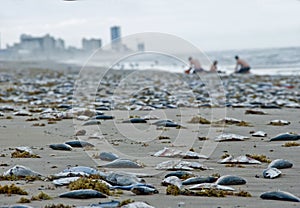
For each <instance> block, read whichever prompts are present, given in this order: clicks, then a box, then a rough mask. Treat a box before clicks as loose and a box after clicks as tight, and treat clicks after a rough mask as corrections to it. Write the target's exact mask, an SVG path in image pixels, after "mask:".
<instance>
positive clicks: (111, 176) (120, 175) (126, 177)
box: [105, 172, 144, 186]
mask: <svg viewBox="0 0 300 208" xmlns="http://www.w3.org/2000/svg"><path fill="white" fill-rule="evenodd" d="M105 180H106V181H107V182H109V183H111V184H112V185H117V186H128V185H132V184H138V183H142V182H144V180H143V179H140V178H138V177H136V176H135V175H133V174H128V173H124V172H110V173H108V174H107V176H106V177H105Z"/></svg>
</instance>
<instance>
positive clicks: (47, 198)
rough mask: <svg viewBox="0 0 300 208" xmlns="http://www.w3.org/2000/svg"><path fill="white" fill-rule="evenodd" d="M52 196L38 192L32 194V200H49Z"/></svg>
mask: <svg viewBox="0 0 300 208" xmlns="http://www.w3.org/2000/svg"><path fill="white" fill-rule="evenodd" d="M50 199H52V197H50V196H49V195H48V194H45V193H44V192H41V193H39V194H38V195H36V196H32V197H31V200H32V201H41V200H50Z"/></svg>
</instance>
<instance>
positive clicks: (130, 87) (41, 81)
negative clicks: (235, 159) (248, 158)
mask: <svg viewBox="0 0 300 208" xmlns="http://www.w3.org/2000/svg"><path fill="white" fill-rule="evenodd" d="M6 66H7V65H6ZM56 67H57V66H56ZM16 68H18V67H16ZM91 70H92V69H91ZM80 73H81V74H80ZM100 73H102V75H101V76H102V79H100V84H99V79H97V77H95V76H94V77H93V79H91V80H86V79H85V78H84V76H83V75H85V76H87V75H89V76H88V77H90V76H91V74H89V73H87V72H85V73H84V74H82V71H81V72H79V71H78V69H73V70H71V69H70V68H68V67H67V68H65V69H63V70H59V69H56V70H52V71H51V70H50V69H48V70H45V69H43V70H42V69H41V70H40V71H39V70H38V69H24V70H22V71H21V70H18V69H12V68H11V67H3V66H2V70H1V76H2V80H1V82H0V89H1V91H0V109H1V107H2V110H1V111H0V112H1V113H3V115H2V116H0V132H1V134H0V135H1V136H0V138H1V148H0V150H1V155H2V156H1V157H0V165H1V167H0V174H3V173H4V172H5V171H7V170H8V169H9V168H12V167H13V166H15V165H23V166H26V167H28V168H30V169H32V170H34V171H36V172H39V173H41V174H42V175H43V176H44V179H43V180H35V181H25V180H17V181H8V180H1V181H0V185H1V186H3V185H6V184H12V183H14V184H16V185H17V186H20V187H22V188H23V189H24V190H26V191H27V192H28V195H25V196H21V195H15V194H13V195H11V196H7V195H6V194H0V205H1V206H6V205H12V204H16V203H17V202H18V200H19V199H20V198H21V197H26V198H29V199H30V198H31V197H32V196H34V195H37V194H38V193H40V192H41V191H43V192H44V193H47V194H48V195H49V196H51V197H52V199H50V200H41V201H31V203H28V204H27V205H28V206H32V207H44V206H45V205H49V204H59V203H63V204H65V205H74V206H88V205H89V204H92V203H99V202H107V201H111V200H118V201H123V200H126V199H132V200H135V201H144V202H147V203H148V204H149V205H151V206H153V207H157V208H160V207H161V208H169V207H170V208H175V207H187V208H194V207H195V208H196V207H209V208H211V207H222V208H226V207H266V208H268V207H270V208H271V207H272V208H274V207H297V206H299V203H297V202H286V201H276V200H263V199H261V198H260V195H261V194H262V193H264V192H267V191H277V190H281V191H287V192H290V193H292V194H294V195H296V196H298V197H300V195H299V193H300V187H299V185H298V177H299V174H300V159H299V157H298V156H299V146H292V147H283V146H282V145H283V144H285V143H286V141H272V142H270V141H269V140H270V138H273V137H275V136H276V135H278V134H281V133H286V132H294V133H297V134H298V133H299V122H300V120H299V108H298V105H299V95H298V94H297V91H298V90H299V81H297V80H299V79H298V78H299V77H278V76H273V77H271V76H270V77H267V78H266V77H262V76H256V75H249V77H246V76H248V75H245V76H241V77H235V76H224V77H221V78H218V79H217V78H216V79H211V78H212V76H211V75H208V76H210V77H207V78H205V77H202V80H204V83H208V85H207V86H210V85H211V86H216V87H215V88H214V89H210V90H209V89H208V91H209V92H210V94H209V96H206V92H205V88H203V87H199V86H198V85H197V84H198V83H199V82H200V81H201V78H200V80H199V77H192V76H188V75H177V74H176V75H175V74H174V75H173V76H170V74H169V73H163V72H155V71H152V72H151V77H149V74H147V73H148V72H138V73H136V72H133V71H128V72H120V71H110V72H109V73H107V72H106V73H105V74H103V71H101V72H100ZM4 75H5V76H4ZM204 76H205V75H204ZM98 77H99V76H98ZM120 77H121V78H120ZM122 77H123V79H122ZM124 77H125V78H124ZM216 77H218V76H216ZM32 80H35V81H36V83H35V84H33V83H32V82H33V81H32ZM157 80H159V81H157ZM210 80H212V81H211V82H206V81H210ZM220 80H222V83H224V85H222V86H224V89H223V87H221V84H220V83H219V82H220ZM76 81H77V82H76ZM88 81H96V82H98V84H93V85H88V84H86V83H89V82H88ZM30 83H31V84H30ZM70 83H72V84H70ZM74 83H76V84H74ZM82 83H85V84H84V86H85V87H86V88H88V87H89V86H97V90H95V89H92V90H91V91H89V90H87V91H85V92H86V93H82V91H80V90H82V89H80V88H81V86H82V85H83V84H82ZM115 83H117V84H116V85H115ZM151 83H152V87H153V90H154V91H155V92H158V93H157V94H155V92H154V94H153V97H151V96H152V94H149V93H148V94H147V93H146V92H148V91H146V90H145V89H148V90H149V89H150V91H151V90H152V88H147V87H149V86H150V84H151ZM261 83H264V84H263V85H262V86H259V84H261ZM270 83H271V84H270ZM64 84H65V85H64ZM67 84H70V85H67ZM156 85H157V86H156ZM267 85H269V88H267V87H266V86H267ZM58 86H59V87H58ZM75 86H77V88H76V87H75ZM169 86H170V87H169ZM194 86H196V87H195V88H193V87H194ZM231 86H239V87H235V88H234V89H232V88H230V87H231ZM291 86H292V87H291ZM251 87H252V88H251ZM71 88H74V89H75V90H72V89H71ZM86 88H85V89H86ZM191 88H193V90H192V95H190V94H189V93H190V92H189V91H188V89H191ZM258 88H261V91H259V90H257V91H256V90H255V89H258ZM250 89H252V90H250ZM60 90H61V91H60ZM185 90H186V91H185ZM94 91H96V92H97V93H96V94H97V96H96V99H95V96H91V94H93V93H92V92H94ZM265 92H266V94H268V95H270V96H271V95H272V96H273V97H270V96H269V97H268V96H265V95H266V94H264V93H265ZM73 93H74V94H73ZM135 93H136V94H135ZM164 93H165V94H164ZM254 94H255V95H256V97H255V96H254ZM129 95H130V96H131V97H130V96H129ZM200 95H201V96H200ZM30 96H31V97H30ZM111 96H114V99H115V102H114V103H113V106H114V107H113V108H111V109H106V108H104V107H110V106H112V102H108V101H107V102H108V103H106V101H105V100H109V99H110V98H111ZM142 97H143V98H142ZM14 98H15V99H14ZM162 98H163V99H162ZM191 98H194V99H191ZM225 98H226V99H227V100H230V103H229V102H227V101H225ZM246 98H247V99H246ZM259 99H260V100H261V102H262V103H264V105H258V106H255V105H257V104H254V103H258V101H259ZM47 100H48V101H47ZM49 100H50V101H49ZM91 100H93V102H91ZM185 100H188V101H189V103H186V102H184V101H185ZM266 100H268V101H270V103H271V104H272V106H273V107H274V108H271V107H270V106H271V105H270V103H266ZM38 101H41V102H40V103H39V102H38ZM46 101H47V102H48V103H47V102H46ZM52 101H53V102H52ZM254 101H255V102H254ZM276 101H278V102H277V103H276ZM279 101H280V102H279ZM283 101H288V102H286V103H285V102H283ZM141 102H143V103H144V104H145V105H144V104H141ZM291 102H292V104H293V105H292V104H291ZM249 103H252V104H251V105H250V104H249ZM60 104H66V105H68V106H65V107H62V106H60ZM208 104H209V105H208ZM265 104H266V105H265ZM296 104H298V105H296ZM72 105H73V107H72ZM160 105H162V106H160ZM274 105H276V106H277V107H278V108H277V107H276V106H274ZM5 106H6V107H7V106H10V107H12V109H5V108H4V107H5ZM69 106H71V107H69ZM166 106H168V107H166ZM263 106H265V108H262V107H263ZM267 107H270V108H267ZM275 107H276V108H275ZM48 108H50V109H55V110H57V111H58V112H55V115H58V113H66V114H63V115H64V116H63V117H61V118H59V119H52V120H51V118H41V115H42V112H43V111H44V110H45V109H48ZM79 108H80V109H81V110H82V109H83V108H84V109H92V110H94V109H97V108H98V109H102V110H101V111H102V112H103V113H104V114H105V115H111V116H113V117H114V118H113V119H111V120H101V121H100V122H101V124H99V125H92V126H83V125H82V124H83V123H84V122H86V120H85V121H83V120H79V119H78V116H79V115H78V114H76V113H74V111H72V109H73V110H76V109H79ZM249 109H258V110H262V111H264V112H265V114H264V115H254V114H246V113H245V112H246V110H249ZM20 110H26V111H28V112H30V115H25V116H18V115H17V114H15V113H16V112H19V111H20ZM99 111H100V110H99ZM67 112H68V113H67ZM77 112H78V111H77ZM52 113H53V114H52V115H54V112H52ZM196 115H199V116H201V117H203V118H206V119H207V120H209V121H211V122H212V124H199V123H190V122H189V121H190V120H191V119H192V118H193V117H195V116H196ZM145 116H151V117H153V118H154V116H156V119H155V118H154V119H153V120H147V123H139V124H132V123H123V121H125V120H127V119H130V118H133V117H138V118H142V117H145ZM91 117H92V116H89V118H88V119H91ZM224 117H228V118H236V119H240V120H242V121H245V122H247V124H248V125H246V126H243V125H242V126H239V125H235V124H224V123H221V124H215V123H213V122H214V121H218V120H220V119H222V118H224ZM29 118H36V119H34V120H32V121H28V119H29ZM160 119H171V120H172V121H174V122H176V123H179V124H180V125H181V128H171V127H157V126H155V125H153V123H154V122H155V121H157V120H160ZM276 119H279V120H286V121H288V122H290V123H289V124H288V125H280V126H274V125H270V124H269V123H270V121H272V120H276ZM53 120H55V122H49V121H53ZM34 124H44V126H36V125H34ZM82 129H84V130H86V135H84V136H75V134H76V132H77V131H78V130H82ZM255 131H264V132H265V133H267V136H266V137H253V136H251V133H250V132H255ZM222 133H234V134H239V135H243V136H247V137H249V139H245V140H244V141H230V142H227V141H225V142H216V141H214V138H215V137H216V136H218V135H221V134H222ZM160 136H165V137H169V139H167V140H164V139H159V137H160ZM199 137H200V138H203V137H205V138H206V139H207V140H203V139H199ZM70 140H81V141H87V142H90V143H92V144H93V145H95V147H92V148H73V149H72V151H59V150H53V149H51V148H50V147H49V145H50V144H55V143H64V142H66V141H70ZM296 142H297V141H296ZM18 146H29V147H31V149H32V151H33V152H34V153H35V154H37V155H39V156H40V158H12V157H11V153H12V152H13V151H14V149H15V148H16V147H18ZM164 147H169V148H175V149H178V150H182V151H188V150H190V149H193V151H195V152H197V153H200V154H204V155H206V156H208V159H184V160H187V161H196V162H200V163H201V164H203V165H205V166H207V167H209V168H210V169H209V170H202V171H201V170H192V172H193V173H194V174H195V175H197V176H210V175H213V174H214V175H215V174H218V175H220V176H223V175H237V176H240V177H242V178H244V179H245V180H246V181H247V183H246V184H245V185H234V186H232V187H234V188H235V189H236V190H237V191H239V190H244V191H247V192H249V193H250V194H251V195H252V196H251V197H238V196H226V197H201V196H184V195H179V196H172V195H166V187H165V186H162V185H161V182H162V180H163V179H164V176H165V175H166V174H167V173H169V172H172V171H162V170H156V169H155V167H156V165H157V164H158V163H160V162H162V161H166V160H172V159H180V160H183V159H182V158H163V157H153V156H151V155H152V154H154V153H155V152H157V151H159V150H161V149H163V148H164ZM104 151H106V152H113V153H115V154H117V155H118V156H119V157H120V158H126V159H131V160H138V161H139V162H141V163H142V164H144V166H145V167H144V168H137V169H135V168H104V167H100V166H101V165H104V164H106V163H107V162H106V161H102V160H100V159H96V158H95V155H97V154H99V153H101V152H104ZM225 153H227V154H230V155H233V156H241V155H245V154H260V155H265V156H267V158H269V159H270V160H275V159H286V160H289V161H290V162H292V163H293V167H292V168H289V169H282V170H281V171H282V175H281V176H280V177H278V178H275V179H266V178H264V177H263V174H262V173H263V170H264V169H266V168H267V166H268V163H261V164H259V165H253V164H243V165H241V166H233V167H228V165H225V164H220V163H218V161H219V160H220V159H221V158H222V156H223V155H224V154H225ZM74 166H88V167H93V168H95V169H98V170H100V171H104V172H109V171H127V172H131V173H145V174H150V175H152V177H145V178H144V180H145V181H146V182H147V183H149V184H152V185H153V186H154V187H155V188H156V189H157V190H158V191H159V193H158V194H153V195H135V194H133V193H132V192H131V191H123V193H122V194H119V195H112V196H109V198H106V199H68V198H59V197H58V195H59V194H61V193H63V192H66V191H68V190H69V189H68V187H67V186H60V187H57V186H54V185H53V184H52V181H51V180H49V179H47V177H49V176H51V175H53V174H56V173H58V172H61V171H63V170H64V169H66V168H68V167H74Z"/></svg>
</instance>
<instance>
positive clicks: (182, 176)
mask: <svg viewBox="0 0 300 208" xmlns="http://www.w3.org/2000/svg"><path fill="white" fill-rule="evenodd" d="M170 176H176V177H178V178H180V179H188V178H191V177H195V175H194V174H193V173H192V172H190V171H182V170H178V171H174V172H170V173H168V174H167V175H165V178H167V177H170Z"/></svg>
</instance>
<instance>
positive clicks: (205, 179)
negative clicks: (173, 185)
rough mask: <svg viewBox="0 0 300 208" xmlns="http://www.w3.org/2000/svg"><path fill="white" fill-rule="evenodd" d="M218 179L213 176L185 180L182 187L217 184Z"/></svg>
mask: <svg viewBox="0 0 300 208" xmlns="http://www.w3.org/2000/svg"><path fill="white" fill-rule="evenodd" d="M217 179H218V178H216V177H213V176H208V177H192V178H188V179H186V180H184V181H183V182H182V185H193V184H200V183H213V182H216V181H217Z"/></svg>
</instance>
